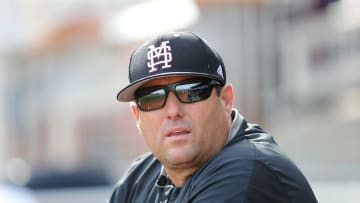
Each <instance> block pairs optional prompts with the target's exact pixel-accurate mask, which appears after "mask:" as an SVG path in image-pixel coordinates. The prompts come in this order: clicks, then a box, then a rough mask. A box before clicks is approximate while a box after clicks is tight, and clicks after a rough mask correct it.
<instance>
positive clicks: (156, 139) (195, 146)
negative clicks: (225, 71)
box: [131, 76, 233, 169]
mask: <svg viewBox="0 0 360 203" xmlns="http://www.w3.org/2000/svg"><path fill="white" fill-rule="evenodd" d="M188 78H189V76H187V77H185V76H172V77H166V78H158V79H154V80H151V81H150V82H148V83H147V84H145V85H144V86H146V87H150V86H154V85H166V84H172V83H175V82H178V81H182V80H185V79H188ZM232 100H233V92H232V86H231V85H225V86H224V87H223V88H222V90H221V95H220V96H217V95H216V90H215V88H213V89H212V93H211V96H210V97H209V98H208V99H205V100H202V101H199V102H195V103H189V104H184V103H181V102H180V101H179V100H178V99H177V98H176V96H175V95H174V93H173V92H170V93H169V95H168V98H167V102H166V105H165V106H164V107H163V108H161V109H158V110H154V111H148V112H144V111H141V110H139V109H138V108H137V106H136V104H135V103H132V104H131V110H132V113H133V115H134V117H135V119H136V122H137V126H138V129H139V131H140V133H141V134H142V135H143V136H144V139H145V142H146V143H147V145H148V147H149V148H150V150H151V151H152V152H153V154H154V155H155V156H156V157H157V158H158V159H159V160H160V161H161V162H162V163H163V165H164V166H165V168H172V169H187V168H195V169H197V168H199V167H200V166H202V164H203V163H205V162H206V161H207V160H208V159H209V158H210V157H212V156H213V155H214V154H216V153H217V152H219V151H220V150H221V149H222V148H223V146H224V144H225V141H226V139H227V133H228V130H229V127H230V125H231V108H232Z"/></svg>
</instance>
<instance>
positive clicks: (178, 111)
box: [165, 92, 184, 119]
mask: <svg viewBox="0 0 360 203" xmlns="http://www.w3.org/2000/svg"><path fill="white" fill-rule="evenodd" d="M183 105H184V104H182V103H181V102H180V101H179V100H178V98H177V97H176V96H175V94H174V93H173V92H169V95H168V98H167V101H166V105H165V110H166V113H167V117H168V118H169V119H178V118H181V117H183V116H184V111H183Z"/></svg>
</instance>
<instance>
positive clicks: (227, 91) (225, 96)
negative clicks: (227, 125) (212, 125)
mask: <svg viewBox="0 0 360 203" xmlns="http://www.w3.org/2000/svg"><path fill="white" fill-rule="evenodd" d="M220 97H221V101H222V102H223V104H224V106H225V109H226V111H228V112H229V113H231V111H232V108H233V100H234V91H233V87H232V85H231V84H226V85H225V86H224V87H223V88H222V90H221V95H220Z"/></svg>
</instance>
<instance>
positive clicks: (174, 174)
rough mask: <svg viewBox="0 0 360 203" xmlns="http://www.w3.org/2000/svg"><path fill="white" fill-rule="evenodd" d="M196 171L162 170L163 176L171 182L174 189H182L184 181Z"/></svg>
mask: <svg viewBox="0 0 360 203" xmlns="http://www.w3.org/2000/svg"><path fill="white" fill-rule="evenodd" d="M195 171H196V169H186V170H183V169H175V170H174V169H170V168H166V167H165V168H164V171H163V173H164V175H166V177H167V178H168V179H170V180H171V182H172V183H173V184H174V185H175V186H176V187H182V186H183V185H184V184H185V181H186V179H187V178H188V177H190V176H191V175H192V174H193V173H195Z"/></svg>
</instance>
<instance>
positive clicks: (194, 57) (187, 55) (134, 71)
mask: <svg viewBox="0 0 360 203" xmlns="http://www.w3.org/2000/svg"><path fill="white" fill-rule="evenodd" d="M177 75H191V76H197V77H205V78H210V79H214V80H217V81H219V82H220V84H221V85H224V84H225V83H226V72H225V66H224V63H223V60H222V58H221V56H220V55H219V54H218V53H217V51H216V50H215V49H214V48H212V47H211V46H210V45H209V44H208V43H207V42H206V41H205V40H204V39H202V38H201V37H200V36H199V35H197V34H194V33H191V32H171V33H165V34H162V35H159V36H157V37H155V38H153V39H150V40H148V41H146V42H145V43H144V44H143V45H142V46H140V47H139V48H137V49H136V50H135V51H134V52H133V53H132V55H131V58H130V63H129V82H130V84H128V85H127V86H126V87H124V88H123V89H121V90H120V92H119V93H118V94H117V100H118V101H124V102H126V101H132V100H134V99H135V96H134V93H135V91H136V90H137V89H138V88H139V87H141V86H142V85H144V84H145V83H146V82H148V81H150V80H152V79H155V78H160V77H166V76H177Z"/></svg>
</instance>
